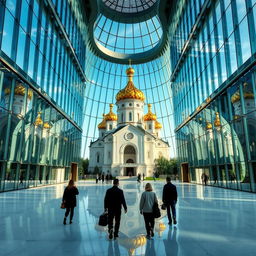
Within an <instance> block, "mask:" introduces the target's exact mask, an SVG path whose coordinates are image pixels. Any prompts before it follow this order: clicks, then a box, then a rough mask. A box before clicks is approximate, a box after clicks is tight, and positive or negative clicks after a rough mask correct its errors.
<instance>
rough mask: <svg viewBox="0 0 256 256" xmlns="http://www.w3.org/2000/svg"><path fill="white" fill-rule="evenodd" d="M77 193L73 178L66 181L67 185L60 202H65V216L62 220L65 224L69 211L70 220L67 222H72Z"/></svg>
mask: <svg viewBox="0 0 256 256" xmlns="http://www.w3.org/2000/svg"><path fill="white" fill-rule="evenodd" d="M78 194H79V191H78V189H77V187H76V186H75V183H74V181H73V180H70V181H69V183H68V186H67V187H66V188H65V190H64V193H63V197H62V202H63V203H64V204H65V207H66V212H65V217H64V220H63V224H64V225H66V224H67V217H68V215H69V212H70V221H69V224H72V219H73V216H74V208H75V207H76V195H78Z"/></svg>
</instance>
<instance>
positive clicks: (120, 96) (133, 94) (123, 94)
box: [116, 67, 145, 101]
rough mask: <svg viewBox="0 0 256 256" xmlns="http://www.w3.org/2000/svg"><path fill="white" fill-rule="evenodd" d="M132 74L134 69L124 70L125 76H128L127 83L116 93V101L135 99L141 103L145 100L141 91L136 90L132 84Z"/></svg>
mask: <svg viewBox="0 0 256 256" xmlns="http://www.w3.org/2000/svg"><path fill="white" fill-rule="evenodd" d="M134 72H135V71H134V69H133V68H131V67H130V68H128V69H127V70H126V74H127V76H128V83H127V85H126V86H125V88H124V89H122V90H120V91H119V92H118V93H117V95H116V101H120V100H125V99H135V100H141V101H144V100H145V95H144V93H143V92H142V91H141V90H139V89H137V88H136V87H135V86H134V83H133V81H132V78H133V75H134Z"/></svg>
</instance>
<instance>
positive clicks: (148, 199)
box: [140, 183, 158, 239]
mask: <svg viewBox="0 0 256 256" xmlns="http://www.w3.org/2000/svg"><path fill="white" fill-rule="evenodd" d="M156 204H157V197H156V194H155V193H154V192H153V189H152V186H151V184H150V183H147V184H146V186H145V191H144V192H143V193H142V195H141V198H140V214H143V217H144V221H145V227H146V230H147V238H148V239H150V238H151V237H153V236H154V226H155V216H154V211H153V208H154V205H156ZM157 207H158V206H157Z"/></svg>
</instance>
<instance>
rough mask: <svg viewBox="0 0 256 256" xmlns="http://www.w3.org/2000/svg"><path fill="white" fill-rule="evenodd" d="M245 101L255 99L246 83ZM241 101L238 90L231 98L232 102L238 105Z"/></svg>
mask: <svg viewBox="0 0 256 256" xmlns="http://www.w3.org/2000/svg"><path fill="white" fill-rule="evenodd" d="M243 86H244V92H243V94H244V99H254V93H253V92H252V91H250V90H248V89H247V86H248V83H244V84H243ZM238 101H240V92H239V90H237V91H236V92H235V93H234V94H233V95H232V97H231V102H232V103H236V102H238Z"/></svg>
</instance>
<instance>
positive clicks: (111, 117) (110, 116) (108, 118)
mask: <svg viewBox="0 0 256 256" xmlns="http://www.w3.org/2000/svg"><path fill="white" fill-rule="evenodd" d="M113 107H114V105H113V104H109V109H110V110H109V113H108V114H106V115H105V120H106V121H117V115H116V114H115V113H114V112H113V111H112V109H113Z"/></svg>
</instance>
